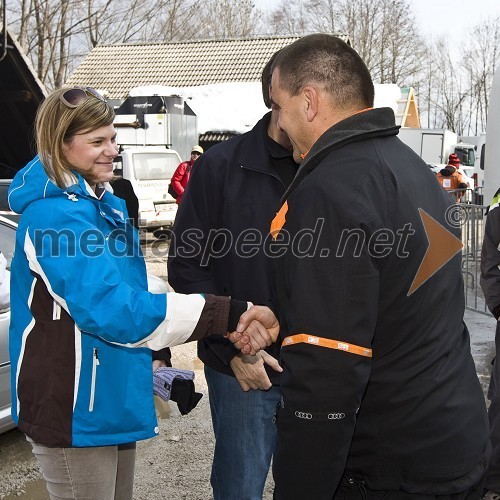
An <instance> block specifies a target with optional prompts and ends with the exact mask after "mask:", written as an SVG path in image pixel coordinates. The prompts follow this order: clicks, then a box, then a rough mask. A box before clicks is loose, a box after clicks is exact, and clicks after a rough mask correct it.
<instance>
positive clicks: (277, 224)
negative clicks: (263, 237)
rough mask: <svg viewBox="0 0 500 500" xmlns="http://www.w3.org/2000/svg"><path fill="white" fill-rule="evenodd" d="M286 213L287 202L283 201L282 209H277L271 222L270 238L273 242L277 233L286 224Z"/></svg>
mask: <svg viewBox="0 0 500 500" xmlns="http://www.w3.org/2000/svg"><path fill="white" fill-rule="evenodd" d="M287 212H288V202H287V201H285V203H283V205H282V207H281V208H280V209H279V212H278V213H277V214H276V217H275V218H274V219H273V221H272V222H271V236H272V237H273V240H275V239H276V238H277V236H278V233H279V232H280V231H281V228H282V227H283V226H284V225H285V222H286V213H287Z"/></svg>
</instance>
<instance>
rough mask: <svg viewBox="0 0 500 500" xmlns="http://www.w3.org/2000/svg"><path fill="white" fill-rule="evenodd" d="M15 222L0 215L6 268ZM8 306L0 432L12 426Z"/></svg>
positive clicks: (1, 322)
mask: <svg viewBox="0 0 500 500" xmlns="http://www.w3.org/2000/svg"><path fill="white" fill-rule="evenodd" d="M16 227H17V224H16V223H15V222H12V221H11V220H9V219H6V218H5V217H2V216H0V250H1V251H2V253H3V254H4V256H5V258H6V259H7V269H10V262H11V260H12V255H13V254H14V246H15V242H16ZM9 323H10V308H7V309H1V310H0V433H2V432H5V431H7V430H9V429H12V428H13V427H14V422H13V421H12V417H11V415H10V399H11V398H10V359H9Z"/></svg>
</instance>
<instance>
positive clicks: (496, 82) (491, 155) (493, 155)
mask: <svg viewBox="0 0 500 500" xmlns="http://www.w3.org/2000/svg"><path fill="white" fill-rule="evenodd" d="M499 130H500V66H499V67H498V68H497V69H496V72H495V74H494V76H493V82H492V85H491V91H490V102H489V105H488V120H487V122H486V143H485V144H486V147H485V150H484V154H483V158H482V160H483V159H484V202H485V204H486V205H489V204H490V202H491V200H492V199H493V196H494V194H495V193H496V191H497V190H498V188H500V141H499V140H498V131H499Z"/></svg>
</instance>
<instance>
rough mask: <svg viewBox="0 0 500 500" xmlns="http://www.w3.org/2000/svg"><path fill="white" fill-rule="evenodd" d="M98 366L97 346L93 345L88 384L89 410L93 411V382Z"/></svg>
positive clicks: (94, 381)
mask: <svg viewBox="0 0 500 500" xmlns="http://www.w3.org/2000/svg"><path fill="white" fill-rule="evenodd" d="M98 366H99V350H98V349H97V347H94V354H93V356H92V382H91V386H90V403H89V411H94V398H95V383H96V378H97V367H98Z"/></svg>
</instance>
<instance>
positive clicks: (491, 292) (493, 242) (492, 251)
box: [481, 196, 500, 320]
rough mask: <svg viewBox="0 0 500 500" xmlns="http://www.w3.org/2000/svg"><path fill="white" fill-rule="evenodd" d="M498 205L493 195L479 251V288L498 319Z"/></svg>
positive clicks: (499, 277)
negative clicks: (481, 246)
mask: <svg viewBox="0 0 500 500" xmlns="http://www.w3.org/2000/svg"><path fill="white" fill-rule="evenodd" d="M499 245H500V207H499V206H498V199H497V196H495V199H494V200H493V203H492V205H491V206H490V210H489V212H488V215H487V217H486V226H485V230H484V238H483V248H482V251H481V288H482V290H483V293H484V297H485V299H486V304H487V305H488V309H489V310H490V311H491V313H492V314H493V316H495V318H496V319H497V320H498V319H499V317H500V267H499V266H500V250H499V249H498V248H499Z"/></svg>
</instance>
